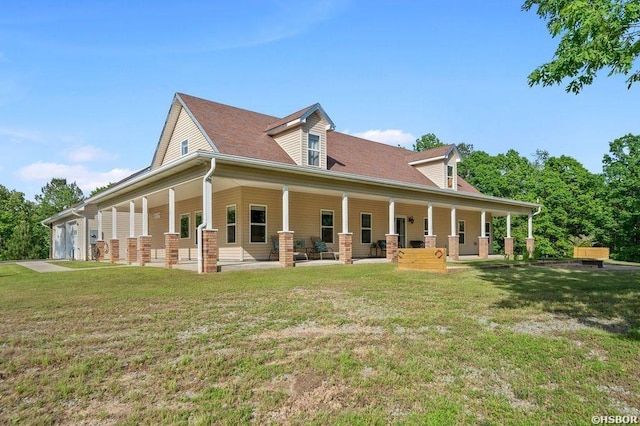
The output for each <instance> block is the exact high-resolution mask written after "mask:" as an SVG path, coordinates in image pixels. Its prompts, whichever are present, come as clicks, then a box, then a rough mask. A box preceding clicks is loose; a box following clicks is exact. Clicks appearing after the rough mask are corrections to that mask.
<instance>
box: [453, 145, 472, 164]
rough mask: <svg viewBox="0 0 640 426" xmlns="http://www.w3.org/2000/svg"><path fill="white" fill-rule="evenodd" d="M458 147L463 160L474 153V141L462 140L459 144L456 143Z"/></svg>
mask: <svg viewBox="0 0 640 426" xmlns="http://www.w3.org/2000/svg"><path fill="white" fill-rule="evenodd" d="M456 147H457V148H458V152H459V153H460V158H461V159H463V160H464V159H465V158H467V157H468V156H470V155H471V154H472V153H473V144H472V143H464V142H460V143H459V144H456Z"/></svg>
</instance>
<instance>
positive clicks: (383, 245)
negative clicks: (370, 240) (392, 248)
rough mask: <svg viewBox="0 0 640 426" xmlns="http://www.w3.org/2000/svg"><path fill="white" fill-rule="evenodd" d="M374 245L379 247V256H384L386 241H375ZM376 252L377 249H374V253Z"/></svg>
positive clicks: (385, 253)
mask: <svg viewBox="0 0 640 426" xmlns="http://www.w3.org/2000/svg"><path fill="white" fill-rule="evenodd" d="M376 245H377V246H378V248H379V249H380V256H381V257H384V256H386V255H387V242H386V241H385V240H378V241H376ZM377 254H378V250H377V249H376V255H377Z"/></svg>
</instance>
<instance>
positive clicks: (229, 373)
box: [0, 264, 640, 424]
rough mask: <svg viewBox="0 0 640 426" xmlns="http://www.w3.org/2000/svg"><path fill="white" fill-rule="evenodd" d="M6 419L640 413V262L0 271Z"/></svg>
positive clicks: (503, 418) (549, 418)
mask: <svg viewBox="0 0 640 426" xmlns="http://www.w3.org/2000/svg"><path fill="white" fill-rule="evenodd" d="M0 313H1V314H2V321H1V322H0V424H7V423H25V424H43V423H65V424H78V423H84V424H101V423H107V424H113V423H119V424H120V423H123V424H139V423H145V424H158V423H183V424H210V423H226V424H238V423H312V424H328V423H330V424H354V423H355V424H388V423H402V424H550V423H553V424H591V416H593V415H616V414H628V415H638V413H639V411H638V410H639V409H640V368H639V367H640V361H639V360H640V274H639V273H629V272H613V271H602V270H595V269H589V270H574V271H566V270H557V269H546V268H541V267H522V268H507V269H486V270H475V269H469V270H463V271H458V272H454V273H450V274H448V275H440V274H428V273H421V272H410V271H402V272H398V271H397V270H396V269H395V267H394V266H393V265H389V264H377V265H353V266H324V267H307V268H292V269H288V270H281V269H269V270H257V271H246V272H226V273H220V274H214V275H200V276H198V275H196V274H193V273H190V272H184V271H178V270H165V269H158V268H139V267H130V268H106V269H102V270H86V271H76V272H74V273H54V274H38V273H35V272H31V271H29V270H27V269H26V268H23V267H20V266H16V265H0Z"/></svg>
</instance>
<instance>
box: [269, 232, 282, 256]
mask: <svg viewBox="0 0 640 426" xmlns="http://www.w3.org/2000/svg"><path fill="white" fill-rule="evenodd" d="M271 244H272V247H271V251H270V252H269V260H271V256H273V255H275V256H276V258H279V257H280V239H279V237H271Z"/></svg>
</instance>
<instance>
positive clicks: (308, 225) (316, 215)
mask: <svg viewBox="0 0 640 426" xmlns="http://www.w3.org/2000/svg"><path fill="white" fill-rule="evenodd" d="M289 203H290V204H289V206H290V207H289V210H290V213H289V218H290V220H289V224H290V228H291V230H292V231H294V232H295V234H294V237H293V238H294V240H302V239H304V240H305V243H306V246H307V247H311V237H316V238H319V237H320V235H321V233H320V210H333V243H332V244H327V246H329V247H331V248H332V249H333V250H334V251H338V233H340V232H342V210H341V208H342V207H341V206H342V199H341V197H339V196H335V197H331V196H326V195H317V194H307V193H302V192H292V193H291V194H289Z"/></svg>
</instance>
